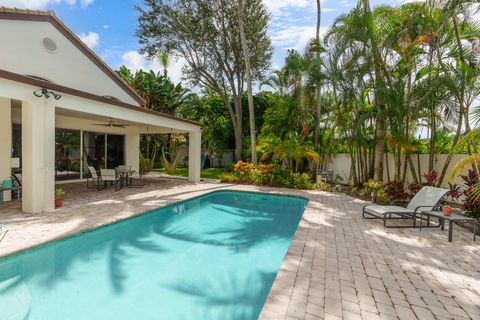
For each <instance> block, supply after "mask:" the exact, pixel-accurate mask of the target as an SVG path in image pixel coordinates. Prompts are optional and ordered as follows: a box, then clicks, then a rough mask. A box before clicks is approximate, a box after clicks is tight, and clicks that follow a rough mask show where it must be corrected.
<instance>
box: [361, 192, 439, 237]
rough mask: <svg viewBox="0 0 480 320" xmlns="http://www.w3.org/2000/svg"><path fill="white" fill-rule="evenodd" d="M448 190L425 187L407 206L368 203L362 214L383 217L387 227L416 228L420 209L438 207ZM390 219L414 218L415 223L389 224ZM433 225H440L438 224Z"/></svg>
mask: <svg viewBox="0 0 480 320" xmlns="http://www.w3.org/2000/svg"><path fill="white" fill-rule="evenodd" d="M447 192H448V190H446V189H441V188H435V187H423V188H422V189H420V191H418V192H417V194H416V195H415V196H414V197H413V198H412V200H410V202H409V204H408V205H407V207H400V206H395V205H366V206H364V207H363V210H362V216H363V218H364V219H383V225H384V226H385V227H386V228H412V227H413V228H416V227H417V214H418V213H420V211H429V210H433V209H435V208H437V207H438V205H439V204H440V201H441V200H442V198H443V197H444V196H445V194H446V193H447ZM392 204H393V203H392ZM392 216H395V217H392ZM388 219H413V225H412V226H410V225H407V226H403V225H402V226H398V225H393V226H387V220H388ZM433 227H438V225H435V226H433Z"/></svg>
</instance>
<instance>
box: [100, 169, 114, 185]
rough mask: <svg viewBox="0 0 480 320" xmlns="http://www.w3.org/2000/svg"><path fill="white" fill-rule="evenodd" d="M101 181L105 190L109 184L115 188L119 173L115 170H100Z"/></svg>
mask: <svg viewBox="0 0 480 320" xmlns="http://www.w3.org/2000/svg"><path fill="white" fill-rule="evenodd" d="M100 180H101V181H102V182H103V186H104V188H107V186H108V184H110V185H111V186H113V185H114V184H116V183H117V181H118V180H117V173H116V172H115V169H100Z"/></svg>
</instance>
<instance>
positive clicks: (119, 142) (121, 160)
mask: <svg viewBox="0 0 480 320" xmlns="http://www.w3.org/2000/svg"><path fill="white" fill-rule="evenodd" d="M123 164H125V136H123V135H116V134H108V133H99V132H90V131H84V132H83V176H84V177H88V176H89V175H90V173H89V171H88V167H89V166H91V167H94V168H95V170H97V171H98V170H100V169H115V168H116V167H118V166H119V165H123Z"/></svg>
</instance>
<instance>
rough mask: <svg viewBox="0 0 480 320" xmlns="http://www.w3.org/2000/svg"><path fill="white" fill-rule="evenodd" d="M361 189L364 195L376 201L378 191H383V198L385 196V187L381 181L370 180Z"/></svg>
mask: <svg viewBox="0 0 480 320" xmlns="http://www.w3.org/2000/svg"><path fill="white" fill-rule="evenodd" d="M363 188H364V189H363V190H364V192H363V193H364V195H366V196H372V197H373V199H374V200H377V195H378V193H379V192H380V191H383V193H382V195H383V196H384V195H385V185H384V184H383V182H382V181H376V180H373V179H370V180H368V181H367V182H366V183H365V184H364V185H363Z"/></svg>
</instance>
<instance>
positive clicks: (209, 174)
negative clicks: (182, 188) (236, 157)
mask: <svg viewBox="0 0 480 320" xmlns="http://www.w3.org/2000/svg"><path fill="white" fill-rule="evenodd" d="M224 170H225V169H224V168H209V169H203V170H202V173H201V177H202V178H205V179H220V177H221V176H222V174H224V173H225V171H224ZM153 171H155V172H161V173H165V174H166V173H167V172H166V171H165V168H157V169H153ZM174 176H180V177H188V168H177V171H175V174H174Z"/></svg>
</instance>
